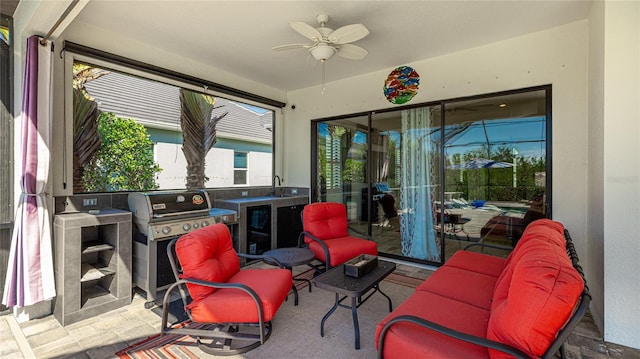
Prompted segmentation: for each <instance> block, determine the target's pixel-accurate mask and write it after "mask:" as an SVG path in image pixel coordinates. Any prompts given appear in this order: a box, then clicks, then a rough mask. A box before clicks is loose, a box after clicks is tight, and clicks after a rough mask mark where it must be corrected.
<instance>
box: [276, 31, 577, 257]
mask: <svg viewBox="0 0 640 359" xmlns="http://www.w3.org/2000/svg"><path fill="white" fill-rule="evenodd" d="M587 50H588V24H587V22H586V21H580V22H577V23H573V24H569V25H566V26H562V27H559V28H555V29H551V30H547V31H543V32H539V33H535V34H530V35H526V36H522V37H518V38H514V39H510V40H507V41H502V42H498V43H494V44H492V45H488V46H483V47H478V48H474V49H469V50H465V51H462V52H458V53H454V54H449V55H446V56H442V57H438V58H434V59H430V60H425V61H421V62H416V63H409V64H390V67H389V69H388V70H386V71H381V72H376V73H371V74H368V75H365V76H358V77H353V78H349V79H345V80H341V81H337V82H332V83H329V84H327V86H326V92H325V94H324V95H321V94H320V87H319V86H317V87H313V88H307V89H303V90H300V91H295V92H291V93H289V94H288V103H289V104H295V105H296V109H295V110H291V108H290V107H288V108H287V111H286V113H285V121H286V123H287V126H286V128H285V136H286V137H287V148H289V149H292V148H295V149H296V150H295V151H294V150H288V151H286V154H285V159H284V160H285V161H284V162H285V163H286V164H287V169H286V174H285V175H286V176H287V177H288V178H289V185H292V186H303V185H308V184H309V177H310V156H309V153H310V147H309V143H310V141H309V138H308V137H307V136H301V135H300V134H305V133H310V123H309V120H310V119H317V118H322V117H327V116H331V115H338V114H348V113H354V112H358V111H364V110H375V109H381V108H388V107H393V105H391V104H390V103H389V102H388V101H387V100H386V99H385V97H384V95H383V93H382V85H383V83H384V79H385V78H386V77H387V75H388V73H389V72H390V71H391V70H393V68H394V67H396V66H400V65H410V66H412V67H413V68H414V69H415V70H416V71H417V72H418V73H419V74H420V78H421V80H420V81H421V83H420V91H419V93H418V95H417V96H416V97H415V98H414V99H413V100H412V101H411V102H410V104H416V103H420V102H426V101H432V100H441V99H447V98H454V97H461V96H469V95H476V94H484V93H489V92H495V91H502V90H510V89H517V88H523V87H529V86H535V85H544V84H552V85H553V99H552V100H553V119H552V124H553V138H552V146H553V155H554V156H553V159H554V160H553V178H554V180H555V181H554V183H553V215H554V218H555V219H557V220H559V221H561V222H563V223H564V224H565V225H566V226H567V227H568V228H569V229H570V231H571V233H572V236H573V238H574V239H575V241H576V242H577V245H578V249H579V251H580V252H581V253H580V254H582V255H584V251H585V250H586V243H585V240H586V229H587V226H586V222H587V221H586V218H587V212H586V207H587V202H586V193H587V181H586V178H587V128H588V126H587ZM327 71H330V69H327Z"/></svg>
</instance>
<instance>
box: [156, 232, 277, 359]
mask: <svg viewBox="0 0 640 359" xmlns="http://www.w3.org/2000/svg"><path fill="white" fill-rule="evenodd" d="M178 239H179V238H175V239H173V240H172V241H171V242H170V243H169V245H168V246H167V256H168V257H169V263H170V264H171V269H172V271H173V275H174V277H175V278H176V282H175V283H173V284H171V285H170V286H169V287H168V288H167V291H166V292H165V295H164V299H163V301H162V328H161V329H160V334H161V335H165V334H181V335H189V336H192V337H195V338H197V339H196V340H197V344H198V348H200V349H201V350H202V351H203V352H205V353H207V354H212V355H219V356H229V355H236V354H241V353H245V352H248V351H250V350H252V349H255V348H257V347H259V346H260V345H262V344H264V343H265V342H266V341H267V339H269V336H270V335H271V329H272V325H271V322H264V320H263V308H262V302H261V300H260V298H259V297H258V294H257V293H256V292H255V291H254V290H253V289H251V288H250V287H249V286H247V285H244V284H241V283H222V282H209V281H204V280H199V279H193V278H180V275H181V274H182V268H181V266H180V265H179V263H178V261H177V260H176V256H175V250H174V248H175V244H176V242H177V241H178ZM237 255H238V257H242V258H248V259H264V258H267V259H268V260H269V261H271V262H273V263H275V264H277V265H278V266H279V267H280V268H284V266H282V264H281V263H280V262H279V261H278V260H277V259H276V258H273V257H267V256H261V255H251V254H243V253H237ZM187 283H192V284H198V285H202V286H206V287H211V288H235V289H237V290H241V291H243V292H245V293H247V295H249V296H250V297H251V298H252V299H253V301H254V303H255V305H256V308H257V310H258V318H259V322H257V323H201V324H207V325H206V326H205V328H207V329H193V328H188V327H187V326H183V325H175V324H174V325H173V326H172V325H169V324H168V321H169V303H170V300H171V295H172V292H173V291H174V290H176V289H177V290H178V292H179V294H180V298H181V300H182V303H183V310H184V311H185V313H186V314H187V316H188V318H189V319H188V320H187V321H185V322H183V323H185V324H186V322H189V321H191V322H193V317H192V316H191V312H190V311H189V310H187V308H186V307H187V305H188V304H189V303H190V302H191V297H190V296H189V295H188V289H187V287H186V284H187ZM181 324H182V323H181ZM241 325H246V326H248V327H257V328H258V330H259V333H244V332H240V331H239V327H240V326H241ZM203 338H207V339H209V340H210V342H209V343H204V342H202V340H201V339H203ZM232 340H236V342H237V341H243V342H248V343H247V344H246V345H243V346H239V347H232Z"/></svg>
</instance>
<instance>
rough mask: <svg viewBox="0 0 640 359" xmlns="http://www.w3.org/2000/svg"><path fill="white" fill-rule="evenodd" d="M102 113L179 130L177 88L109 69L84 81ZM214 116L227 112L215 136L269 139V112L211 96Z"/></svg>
mask: <svg viewBox="0 0 640 359" xmlns="http://www.w3.org/2000/svg"><path fill="white" fill-rule="evenodd" d="M85 88H86V89H87V92H88V93H89V94H90V95H91V96H92V97H94V98H95V100H96V102H97V103H98V108H99V109H100V110H101V111H103V112H113V113H114V114H115V115H116V116H118V117H124V118H133V119H134V120H136V121H137V122H139V123H141V124H142V125H144V126H146V127H153V128H160V129H165V130H173V131H180V88H179V87H176V86H172V85H167V84H164V83H161V82H157V81H151V80H147V79H143V78H140V77H136V76H133V75H125V74H121V73H118V72H113V71H112V72H110V73H108V74H106V75H103V76H101V77H99V78H97V79H95V80H92V81H89V82H87V83H86V84H85ZM215 99H216V100H215V107H220V108H217V109H216V110H214V111H213V112H214V115H220V114H222V113H224V112H225V111H229V114H227V115H226V116H225V117H224V118H223V119H222V120H220V122H218V124H217V126H216V129H217V131H218V133H217V135H218V136H219V137H227V138H236V139H241V140H248V141H255V142H269V143H270V142H271V140H272V134H271V131H270V129H271V126H272V122H273V112H272V111H271V110H266V109H265V110H266V111H261V108H259V107H256V106H249V105H246V104H242V103H240V102H235V101H230V100H227V99H224V98H221V97H215Z"/></svg>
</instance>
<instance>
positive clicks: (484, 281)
mask: <svg viewBox="0 0 640 359" xmlns="http://www.w3.org/2000/svg"><path fill="white" fill-rule="evenodd" d="M496 280H497V278H496V277H493V276H490V275H486V274H482V273H476V272H472V271H468V270H464V269H460V268H455V267H448V266H442V267H440V268H438V270H437V271H435V272H433V273H432V274H431V275H430V276H429V279H428V280H425V281H424V282H422V284H420V285H419V286H418V287H417V288H416V291H428V292H431V293H434V294H438V295H440V296H442V297H445V298H449V299H453V300H457V301H459V302H463V303H466V304H469V305H473V306H476V307H479V308H482V309H485V310H490V309H491V300H492V299H493V289H494V287H495V285H496Z"/></svg>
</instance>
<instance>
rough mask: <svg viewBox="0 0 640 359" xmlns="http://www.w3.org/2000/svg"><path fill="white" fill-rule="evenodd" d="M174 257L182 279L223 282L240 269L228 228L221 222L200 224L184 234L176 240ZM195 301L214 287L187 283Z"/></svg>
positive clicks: (209, 292) (212, 290)
mask: <svg viewBox="0 0 640 359" xmlns="http://www.w3.org/2000/svg"><path fill="white" fill-rule="evenodd" d="M176 256H177V257H178V260H179V261H180V265H181V266H182V276H181V277H182V278H194V279H201V280H205V281H209V282H226V281H227V280H228V279H229V278H230V277H231V276H233V275H234V274H236V273H237V272H238V271H239V270H240V260H239V259H238V254H237V253H236V251H235V250H234V249H233V244H232V242H231V234H230V233H229V228H228V227H227V226H226V225H224V224H222V223H219V224H214V225H211V226H206V227H202V228H200V229H198V230H195V231H193V232H191V233H188V234H185V235H183V236H182V237H180V239H178V241H177V242H176ZM187 288H188V289H189V294H190V295H191V298H193V299H194V300H198V299H201V298H204V297H206V296H208V295H209V294H211V293H213V292H215V291H216V288H211V287H205V286H201V285H196V284H190V283H188V284H187Z"/></svg>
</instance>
